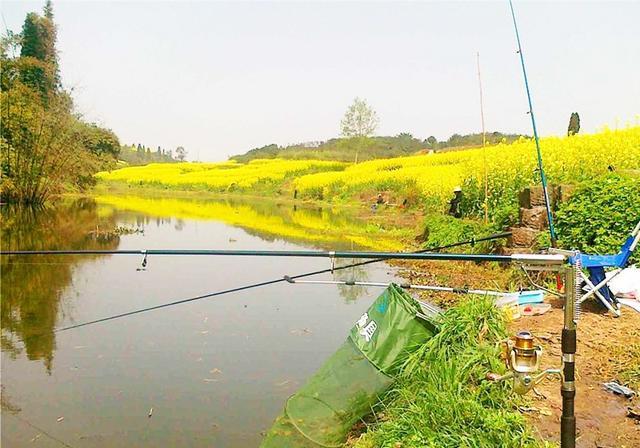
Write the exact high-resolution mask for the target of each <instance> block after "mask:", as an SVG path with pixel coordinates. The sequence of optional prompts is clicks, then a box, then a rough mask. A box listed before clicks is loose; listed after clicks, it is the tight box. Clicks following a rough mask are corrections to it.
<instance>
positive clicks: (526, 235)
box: [508, 227, 540, 247]
mask: <svg viewBox="0 0 640 448" xmlns="http://www.w3.org/2000/svg"><path fill="white" fill-rule="evenodd" d="M509 230H510V231H511V236H510V237H509V239H508V245H509V247H531V246H533V245H534V244H535V242H536V238H537V236H538V233H540V232H539V231H537V230H535V229H529V228H527V227H512V228H511V229H509Z"/></svg>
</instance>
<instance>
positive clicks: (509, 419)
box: [356, 297, 543, 448]
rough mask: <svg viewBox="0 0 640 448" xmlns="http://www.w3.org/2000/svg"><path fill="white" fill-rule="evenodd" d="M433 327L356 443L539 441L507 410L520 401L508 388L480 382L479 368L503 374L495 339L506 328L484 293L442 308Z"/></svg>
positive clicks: (491, 444)
mask: <svg viewBox="0 0 640 448" xmlns="http://www.w3.org/2000/svg"><path fill="white" fill-rule="evenodd" d="M438 326H439V327H440V331H439V333H438V334H437V335H436V336H434V337H433V338H432V339H430V340H429V341H428V342H427V343H426V344H425V345H423V346H422V347H420V348H419V349H418V350H417V351H416V352H415V353H414V354H412V356H411V358H410V359H409V361H408V362H407V364H406V365H405V367H404V370H403V374H402V376H401V378H400V380H399V384H398V386H397V387H396V388H395V389H394V390H393V391H391V392H390V393H389V394H388V396H387V397H386V398H385V399H384V401H383V403H382V404H381V405H380V411H381V413H382V414H383V415H384V417H383V420H382V421H380V422H378V423H376V424H374V425H372V426H371V427H370V428H369V431H368V432H367V433H366V434H365V435H364V436H363V437H361V439H360V440H359V441H358V442H357V443H356V447H372V446H375V447H394V446H400V445H401V446H402V447H407V448H409V447H451V448H454V447H455V448H458V447H475V448H480V447H482V448H485V447H486V448H494V447H503V448H508V447H514V448H515V447H519V448H522V447H537V446H543V444H542V443H541V442H539V441H537V440H536V439H535V437H534V436H533V434H532V433H531V431H529V430H528V429H527V426H526V421H525V418H524V417H523V416H522V415H521V414H520V413H518V412H517V411H515V410H514V408H515V406H516V405H517V404H518V401H519V400H521V398H519V397H517V396H516V395H514V394H513V392H512V391H511V390H510V385H508V384H506V383H498V384H496V383H489V382H486V381H484V377H485V375H486V373H487V372H502V371H504V364H503V363H502V362H501V361H500V353H499V352H500V350H499V348H498V346H497V342H498V341H500V340H502V339H504V338H505V337H506V327H505V322H504V317H503V315H502V312H501V311H499V310H498V309H497V308H496V307H494V306H493V302H492V300H491V298H488V297H486V298H481V299H477V300H470V301H467V302H463V303H462V304H461V305H459V306H457V307H455V308H451V309H449V310H447V311H446V312H445V313H444V314H443V315H442V316H441V317H440V319H439V322H438Z"/></svg>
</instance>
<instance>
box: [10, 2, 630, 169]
mask: <svg viewBox="0 0 640 448" xmlns="http://www.w3.org/2000/svg"><path fill="white" fill-rule="evenodd" d="M43 4H44V1H37V2H32V1H20V2H15V1H13V2H12V1H3V2H2V6H1V10H2V16H3V18H4V21H5V22H6V24H7V26H8V27H9V28H10V29H13V30H15V31H18V30H19V29H20V27H21V26H22V22H23V20H24V16H25V14H26V13H27V12H29V11H33V10H35V11H38V12H40V11H41V10H42V5H43ZM515 7H516V14H517V18H518V21H519V27H520V33H521V39H522V44H523V47H524V54H525V58H526V63H527V69H528V71H529V80H530V84H531V88H532V93H533V100H534V110H535V113H536V118H537V120H538V129H539V131H540V133H541V134H542V135H550V134H563V133H565V132H566V127H567V124H568V120H569V115H570V113H571V112H574V111H577V112H579V113H580V117H581V120H582V128H583V131H584V132H592V131H594V130H596V129H597V128H599V127H600V126H601V125H603V124H606V123H609V124H611V125H614V126H615V124H616V121H617V122H618V125H619V126H623V125H624V123H625V122H626V121H634V120H638V118H637V114H638V113H640V26H639V25H638V23H639V22H640V2H638V1H632V2H624V3H623V2H620V3H614V2H566V3H559V2H521V1H517V2H516V3H515ZM54 13H55V20H56V23H57V24H58V28H59V35H58V48H59V50H60V60H61V70H62V77H63V82H64V84H65V85H66V86H68V87H73V88H74V97H75V98H76V103H77V106H78V108H79V110H80V111H81V112H82V113H83V114H84V115H85V117H86V118H87V119H89V120H92V121H97V122H98V123H100V124H101V125H104V126H106V127H109V128H112V129H113V130H114V131H115V132H116V133H117V134H118V136H119V137H120V139H121V141H122V142H123V143H127V144H128V143H139V142H140V143H143V144H145V145H147V146H151V147H152V148H155V147H156V146H158V145H161V146H162V147H165V148H168V149H175V147H177V146H179V145H182V146H184V147H185V148H186V149H187V150H188V151H189V158H190V159H195V158H197V156H198V155H199V158H200V159H201V160H223V159H225V158H226V157H228V156H229V155H233V154H237V153H242V152H244V151H246V150H248V149H250V148H252V147H257V146H262V145H266V144H269V143H278V144H281V145H284V144H288V143H295V142H303V141H312V140H325V139H328V138H331V137H336V136H338V134H339V122H340V118H341V117H342V115H343V113H344V111H345V109H346V108H347V106H348V105H349V104H350V103H351V101H352V99H353V98H354V97H356V96H359V97H362V98H365V99H367V100H368V102H369V103H370V104H371V105H372V106H373V107H374V108H375V109H376V111H377V112H378V115H379V117H380V120H381V125H380V128H379V131H378V134H380V135H395V134H398V133H400V132H411V133H412V134H413V135H414V136H416V137H419V138H422V139H424V138H426V137H428V136H429V135H435V136H436V137H437V138H438V139H445V138H447V137H448V136H449V135H450V134H452V133H454V132H458V133H468V132H478V131H479V129H480V113H479V100H478V80H477V72H476V52H477V51H479V52H480V57H481V65H482V76H483V86H484V98H485V117H486V124H487V129H488V130H500V131H504V132H521V133H528V134H531V125H530V120H529V116H528V115H526V113H525V112H526V110H527V104H526V97H525V91H524V85H523V81H522V73H521V71H520V62H519V59H518V55H517V54H516V53H515V48H516V43H515V36H514V32H513V25H512V22H511V16H510V12H509V6H508V2H507V1H506V0H505V1H497V2H420V3H399V2H378V3H303V2H295V3H282V2H279V3H272V2H259V3H239V2H235V3H216V2H186V1H174V2H157V1H155V2H90V1H82V2H79V1H77V2H70V1H65V2H63V1H55V0H54Z"/></svg>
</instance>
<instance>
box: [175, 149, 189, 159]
mask: <svg viewBox="0 0 640 448" xmlns="http://www.w3.org/2000/svg"><path fill="white" fill-rule="evenodd" d="M176 158H177V159H178V160H179V161H181V162H184V159H186V158H187V150H186V149H184V148H183V147H182V146H178V147H177V148H176Z"/></svg>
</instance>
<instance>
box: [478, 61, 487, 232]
mask: <svg viewBox="0 0 640 448" xmlns="http://www.w3.org/2000/svg"><path fill="white" fill-rule="evenodd" d="M476 56H477V63H478V86H479V88H480V121H481V122H482V156H483V159H484V163H483V166H484V174H483V177H484V204H483V206H484V223H485V224H486V223H488V222H489V177H488V174H487V134H486V132H485V129H484V102H483V98H482V77H481V76H480V52H479V51H478V52H477V53H476Z"/></svg>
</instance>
